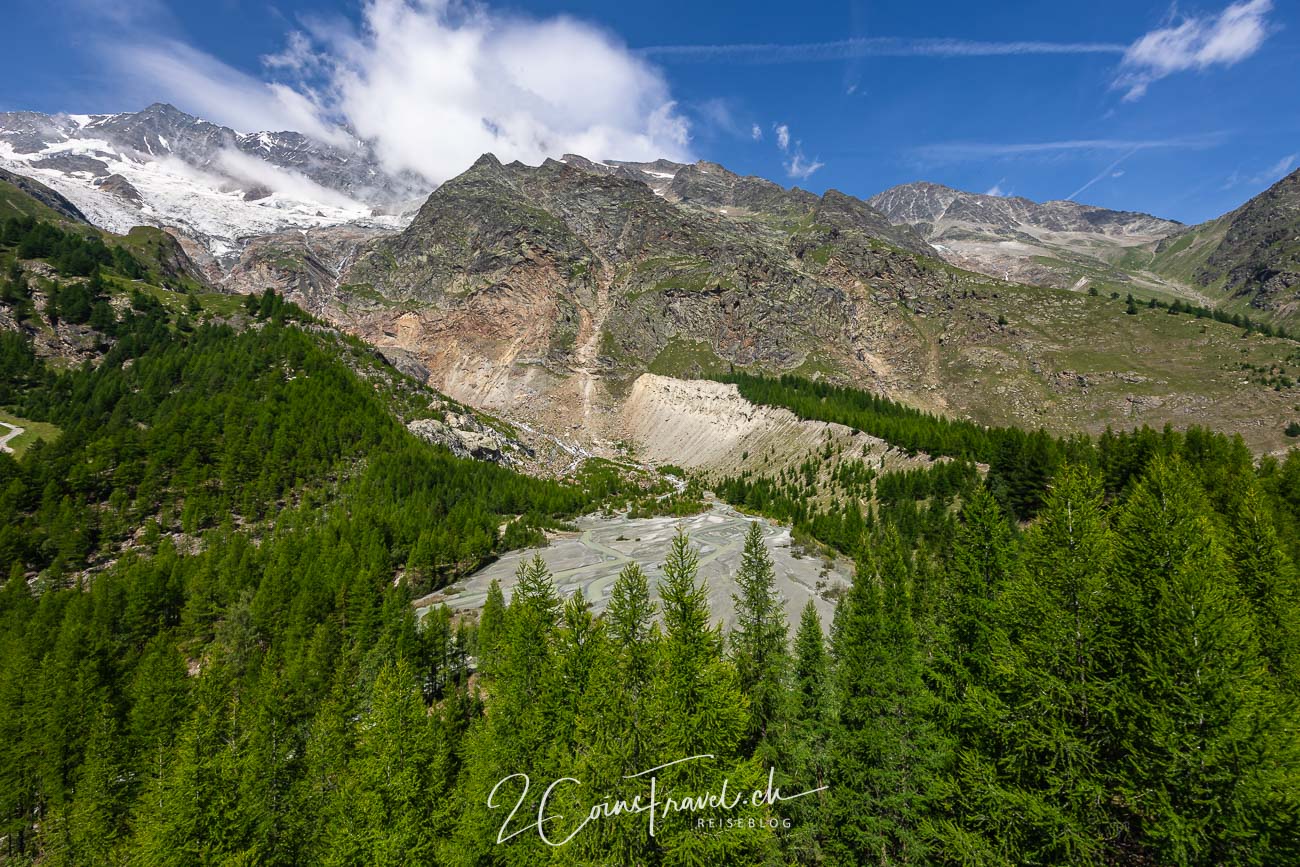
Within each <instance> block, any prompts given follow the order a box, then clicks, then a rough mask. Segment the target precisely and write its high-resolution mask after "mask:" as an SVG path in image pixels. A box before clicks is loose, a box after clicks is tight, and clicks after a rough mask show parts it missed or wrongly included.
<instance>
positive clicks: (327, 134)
mask: <svg viewBox="0 0 1300 867" xmlns="http://www.w3.org/2000/svg"><path fill="white" fill-rule="evenodd" d="M107 50H108V51H109V54H110V58H111V60H112V61H113V62H114V65H115V66H116V67H117V68H118V71H119V72H121V73H122V74H123V75H127V76H131V77H133V78H134V79H136V80H137V81H138V82H139V83H140V84H142V85H145V86H147V87H148V88H149V92H150V93H151V94H153V96H152V98H153V99H156V100H167V101H171V102H175V103H177V104H178V105H180V106H181V107H182V108H184V109H185V110H186V111H189V112H191V113H193V114H197V115H199V116H201V117H204V118H207V119H209V120H213V121H217V122H219V123H224V124H228V125H229V126H232V127H234V128H235V129H237V130H239V131H241V132H255V131H259V130H273V131H280V130H294V131H296V132H301V133H302V134H303V135H309V136H312V137H313V138H317V139H320V140H321V141H325V142H329V143H330V144H339V145H342V144H346V143H347V142H348V141H349V140H350V139H349V137H348V136H347V135H346V134H345V133H344V132H343V131H342V130H340V129H339V127H338V126H337V125H335V124H333V123H330V122H328V121H327V120H324V119H323V118H322V116H321V111H320V107H319V106H318V105H316V104H314V103H313V102H312V100H311V99H309V98H308V97H307V96H304V95H303V94H302V93H300V92H299V91H297V90H294V89H293V88H290V87H286V86H284V85H282V84H273V83H267V82H264V81H260V80H258V79H256V78H254V77H253V76H251V75H247V74H245V73H243V72H240V71H239V70H237V69H234V68H232V67H230V66H228V65H226V64H225V63H222V62H221V61H220V60H217V59H216V58H215V57H212V56H211V55H208V54H204V53H203V52H202V51H199V50H197V49H195V48H193V47H191V46H189V45H187V44H185V43H183V42H179V41H176V40H173V39H158V38H156V37H155V38H152V39H148V40H143V39H142V40H140V41H130V42H123V43H121V44H115V45H113V46H111V47H109V48H108V49H107Z"/></svg>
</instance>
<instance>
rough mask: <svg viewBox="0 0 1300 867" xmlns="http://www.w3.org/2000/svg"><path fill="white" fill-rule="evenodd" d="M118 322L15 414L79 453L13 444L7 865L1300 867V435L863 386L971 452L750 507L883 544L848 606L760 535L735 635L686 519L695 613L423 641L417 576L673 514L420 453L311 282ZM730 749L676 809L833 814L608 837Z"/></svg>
mask: <svg viewBox="0 0 1300 867" xmlns="http://www.w3.org/2000/svg"><path fill="white" fill-rule="evenodd" d="M101 267H108V266H101ZM99 273H100V272H99V271H95V272H94V273H93V274H92V275H90V276H89V277H87V278H85V279H86V280H87V281H89V280H91V279H94V276H95V274H99ZM105 291H109V290H105ZM115 300H116V301H117V304H116V307H115V310H116V311H117V312H116V313H115V316H114V322H113V324H112V326H111V327H112V333H111V334H107V333H106V334H105V335H104V338H105V346H106V350H105V353H104V355H103V357H102V358H101V359H99V360H98V363H95V364H90V363H87V364H84V365H79V366H76V367H72V368H70V369H66V370H62V371H58V370H55V369H54V368H53V367H51V366H50V365H49V364H47V363H46V362H45V361H44V360H42V359H40V358H38V357H37V356H36V355H35V353H34V352H33V350H32V348H31V345H30V342H29V341H27V340H26V339H25V338H23V337H22V336H21V335H14V336H7V337H5V338H4V343H3V344H0V349H2V350H3V355H0V358H3V359H4V364H3V367H2V368H0V373H2V374H3V383H0V393H3V394H4V395H5V405H6V406H7V407H8V408H9V409H11V410H13V411H14V412H15V413H16V414H19V415H22V416H23V417H26V418H33V419H40V420H43V421H49V422H51V423H53V424H56V425H57V426H58V427H59V429H60V430H61V432H62V433H61V435H60V436H59V438H58V439H57V440H55V441H54V442H49V443H38V444H36V445H34V446H32V447H31V448H30V449H29V450H28V451H27V452H26V453H25V454H24V455H23V456H22V458H21V459H15V458H13V457H11V456H8V455H0V513H2V514H3V517H4V522H3V525H2V527H3V528H2V529H0V562H2V564H3V568H4V572H3V576H5V583H4V584H3V588H2V589H0V823H2V824H0V862H4V863H14V864H23V863H31V862H36V863H41V864H49V865H62V864H68V865H110V864H148V865H194V864H214V865H215V864H222V865H234V864H259V865H261V864H270V865H280V864H283V865H291V864H326V865H371V864H393V865H396V864H420V865H425V864H446V865H488V864H494V865H495V864H502V865H531V864H542V863H556V864H583V865H591V864H646V865H659V864H664V865H669V864H673V865H675V864H705V865H715V864H716V865H722V864H737V865H744V864H755V865H758V864H764V865H766V864H810V865H811V864H833V865H856V864H1022V863H1037V864H1131V865H1148V864H1198V865H1200V864H1203V865H1212V864H1259V865H1275V864H1285V863H1296V862H1297V860H1300V803H1298V801H1300V785H1298V784H1300V766H1298V764H1297V763H1298V762H1300V743H1298V742H1297V735H1298V732H1297V721H1298V720H1297V710H1296V697H1297V692H1298V691H1300V633H1298V632H1297V629H1298V628H1300V598H1298V597H1297V592H1296V573H1295V567H1294V562H1295V558H1296V557H1297V556H1300V531H1298V530H1297V528H1298V527H1300V456H1297V455H1296V454H1294V453H1293V454H1292V455H1291V456H1289V457H1288V458H1287V459H1285V460H1282V461H1277V460H1272V459H1265V460H1262V461H1260V462H1258V463H1256V462H1255V461H1254V460H1253V458H1252V456H1251V455H1250V453H1249V452H1248V451H1247V450H1246V449H1245V448H1244V447H1243V446H1242V445H1241V443H1240V442H1239V441H1235V440H1232V439H1229V438H1227V437H1224V436H1221V435H1218V434H1214V433H1211V432H1208V431H1200V430H1192V431H1188V432H1185V433H1179V432H1174V431H1163V432H1157V431H1137V432H1132V433H1125V434H1108V435H1106V436H1104V437H1101V438H1099V439H1097V440H1085V439H1083V438H1078V439H1071V440H1064V441H1062V440H1057V439H1054V438H1051V437H1048V436H1047V435H1045V434H1036V433H1027V432H1022V431H1012V430H1009V429H1007V430H1005V431H1003V432H999V433H996V434H988V433H987V432H984V433H982V434H981V433H980V430H978V429H967V428H965V427H964V426H963V425H962V424H961V423H950V422H942V421H939V420H929V421H927V419H926V417H924V416H921V415H920V414H914V415H909V414H907V413H898V412H895V411H894V410H893V409H891V408H889V407H873V406H872V405H871V404H870V402H869V401H866V402H865V403H864V401H865V400H866V399H865V398H860V397H857V396H854V395H844V399H845V402H846V403H847V402H852V406H855V407H857V409H854V411H855V412H862V413H864V415H863V416H861V417H859V416H855V418H857V419H858V420H859V421H861V419H862V418H869V416H868V415H866V413H875V414H876V415H879V416H882V417H885V418H888V419H896V420H897V424H898V427H897V428H896V429H895V430H894V431H893V435H894V436H896V437H897V438H898V444H899V445H902V446H905V447H911V448H915V449H917V450H927V451H932V452H934V453H937V454H946V455H950V456H952V457H954V458H955V459H954V460H950V461H944V462H939V463H935V464H933V465H931V466H930V467H928V468H923V469H920V470H915V471H912V472H911V473H907V474H885V475H878V474H877V473H876V471H875V470H874V469H872V468H869V467H866V466H863V465H853V464H851V463H844V464H842V465H841V467H840V469H838V470H836V478H835V480H834V484H833V490H834V492H835V494H834V501H833V503H831V504H830V505H827V506H824V507H818V508H816V509H810V508H806V504H805V503H804V500H805V499H806V496H805V495H806V494H807V493H808V491H807V488H808V486H809V485H810V484H813V482H812V481H810V479H816V478H817V476H816V469H817V468H816V466H813V465H811V464H810V465H809V467H808V469H807V471H806V472H805V471H803V470H801V471H800V472H799V473H794V472H791V473H787V474H785V476H784V478H782V477H781V476H779V475H778V476H777V477H776V478H775V479H771V478H769V479H763V478H758V477H754V476H750V477H745V478H736V479H732V480H728V481H727V482H726V484H723V485H720V486H719V493H720V494H722V495H724V496H727V497H728V498H730V499H733V500H735V501H737V502H739V503H741V504H742V505H746V506H748V507H749V508H751V509H752V510H754V511H761V512H768V513H771V514H779V515H781V517H783V518H786V519H788V520H791V521H793V522H794V523H796V525H797V526H802V527H803V528H804V529H805V530H806V531H808V532H809V533H810V534H811V535H813V536H815V537H817V538H821V539H822V541H824V542H826V543H827V544H833V545H834V546H835V547H837V548H839V549H840V550H842V551H844V552H845V553H847V554H849V555H850V556H852V557H853V558H854V559H855V560H856V561H857V566H858V568H857V577H856V579H855V580H854V582H853V585H852V587H851V588H850V590H849V591H848V592H847V594H846V595H845V596H844V597H843V599H842V600H841V601H840V603H839V605H838V608H837V610H836V614H835V617H834V620H833V622H832V623H830V624H822V623H820V622H819V620H818V618H817V614H816V611H815V609H812V608H809V609H807V610H805V611H804V612H803V613H802V617H801V618H800V620H799V624H798V627H797V628H796V629H794V630H793V634H791V631H790V630H788V629H787V626H786V620H785V617H784V614H783V609H782V604H781V601H780V600H779V599H777V598H776V597H775V591H774V580H773V578H774V576H773V573H772V568H773V567H772V564H771V561H770V560H769V558H768V556H767V554H766V552H765V550H764V548H763V545H762V540H761V533H759V532H758V530H757V527H755V529H754V531H753V532H752V533H751V534H750V536H749V537H748V538H747V539H746V545H745V552H744V557H743V559H742V565H741V567H740V571H739V573H738V574H737V576H736V579H737V582H736V583H737V592H736V597H735V602H736V605H737V618H736V625H735V627H734V628H733V629H731V630H729V631H726V632H724V631H723V630H722V629H721V627H719V626H716V625H714V624H712V623H711V622H710V618H709V609H708V606H707V596H706V592H705V588H704V587H703V586H702V582H701V581H700V579H699V577H698V573H697V567H698V564H699V552H697V551H696V550H695V549H694V547H693V546H692V544H691V541H690V540H689V539H688V538H686V537H684V536H679V537H678V539H677V540H676V541H675V542H674V544H673V545H672V547H671V550H670V553H669V556H668V559H667V561H666V562H665V563H664V564H663V570H662V573H663V574H662V577H661V578H660V579H658V580H659V594H658V600H657V601H655V600H654V598H653V597H652V594H651V582H652V580H654V579H651V578H650V577H649V576H647V575H646V574H645V573H644V572H643V571H642V570H640V569H639V568H637V567H635V566H631V567H628V568H627V569H626V570H624V572H623V573H622V574H621V575H620V576H619V578H618V581H617V582H616V584H615V585H614V587H613V589H612V595H611V599H610V605H609V607H608V610H607V611H606V613H605V614H604V615H603V616H601V617H596V616H594V615H593V614H592V611H591V609H590V606H589V605H588V604H587V602H586V601H585V600H584V599H582V598H581V596H574V597H571V598H567V599H562V598H560V597H559V596H558V594H557V592H556V589H555V586H554V583H553V582H552V580H551V576H550V575H549V574H548V573H547V571H546V568H545V565H544V564H543V563H542V562H541V561H540V560H533V561H530V562H526V563H525V564H524V565H523V566H522V567H521V569H520V574H519V576H518V580H517V583H516V585H515V587H514V589H513V592H512V593H511V594H510V595H509V599H508V600H507V598H506V594H505V593H503V592H502V590H501V588H500V587H499V586H494V587H493V588H492V591H491V592H490V593H489V596H488V600H487V603H486V605H485V607H484V608H483V610H482V612H481V614H480V615H479V616H478V617H477V618H465V617H453V616H452V615H451V614H450V613H448V612H447V611H445V610H439V609H436V608H435V609H433V610H432V611H431V612H430V613H429V614H428V616H427V617H425V619H424V620H423V622H417V620H416V617H415V615H414V612H413V609H412V606H411V601H412V599H413V596H414V595H415V593H416V591H417V589H421V590H423V589H428V588H435V587H439V586H441V585H443V584H445V583H447V582H449V581H451V580H453V579H454V578H455V577H457V576H459V575H463V574H465V573H466V572H468V571H471V570H473V569H475V568H476V567H478V566H479V565H481V564H482V563H483V562H485V561H486V560H487V559H488V558H490V557H492V556H494V555H495V554H497V553H499V552H500V551H502V550H505V549H507V548H510V547H517V546H519V545H521V544H525V543H527V542H529V541H532V540H534V539H535V538H536V533H537V530H538V528H540V527H544V526H550V525H554V524H555V523H556V522H559V521H563V520H565V519H567V518H569V517H571V516H573V515H576V514H579V513H582V512H584V511H588V510H591V509H594V508H596V507H598V506H599V505H601V504H604V503H609V502H626V501H627V500H628V499H629V497H633V496H635V492H633V491H630V490H628V489H627V487H626V485H625V483H624V482H623V481H622V480H621V479H620V477H619V476H618V475H617V474H614V473H608V472H595V471H593V472H588V473H586V474H584V476H583V477H582V480H581V481H580V482H577V483H560V482H555V481H548V480H542V479H535V478H529V477H527V476H523V475H519V474H516V473H514V472H511V471H510V470H508V469H504V468H502V467H497V466H494V465H490V464H485V463H481V462H474V461H469V460H461V459H458V458H456V457H454V456H452V455H451V454H450V453H449V452H447V451H445V450H443V449H441V448H438V447H435V446H432V445H429V444H427V443H424V442H421V441H419V440H417V439H416V438H415V437H413V436H411V435H410V434H409V433H408V432H407V431H406V430H405V428H404V427H403V425H402V423H401V421H400V419H399V418H398V416H397V415H396V414H395V411H394V407H402V406H406V407H408V408H409V406H410V402H411V401H413V400H416V399H417V398H416V397H413V396H412V393H411V392H408V391H407V390H405V387H404V386H402V381H401V379H400V377H395V376H394V375H393V374H392V373H391V372H390V371H388V370H386V369H383V367H382V363H381V362H379V361H378V360H376V359H375V358H374V357H373V356H372V355H370V354H369V353H367V352H366V351H365V350H364V348H362V347H359V346H358V345H356V344H355V343H354V342H351V341H348V340H346V339H343V338H341V337H340V336H339V335H337V334H335V333H333V332H331V331H329V330H328V329H324V328H322V327H320V326H318V325H317V324H316V323H313V322H312V321H310V319H309V318H308V317H305V316H303V315H301V313H300V311H297V310H296V309H295V308H293V307H292V306H291V305H286V304H284V303H283V301H282V300H280V299H278V298H277V297H276V296H274V295H273V294H272V295H268V296H263V298H262V299H261V300H256V299H255V300H252V301H250V302H249V304H248V306H247V310H246V311H245V312H243V313H240V314H238V315H237V316H233V317H230V318H229V319H227V320H223V319H222V318H221V317H216V316H212V315H208V314H205V313H203V312H202V311H201V310H200V311H186V312H184V313H179V314H178V313H176V312H175V311H174V310H172V309H171V308H168V307H167V306H166V305H163V304H159V303H158V302H157V301H156V300H152V296H149V295H146V294H143V293H138V292H137V293H136V294H135V295H134V296H133V297H130V298H127V299H126V303H125V304H124V303H123V299H122V298H120V297H118V298H116V299H115ZM10 334H13V333H12V332H11V333H10ZM380 374H382V375H380ZM809 405H810V406H811V405H812V404H809ZM864 406H865V409H863V408H862V407H864ZM810 412H811V410H810ZM862 423H863V424H866V422H862ZM873 423H874V422H873ZM890 423H894V422H890ZM863 429H867V428H866V427H864V428H863ZM810 460H812V461H813V463H815V462H816V461H815V456H813V457H812V458H810ZM975 461H980V462H982V463H986V464H989V465H990V466H991V467H992V469H991V470H990V472H989V473H988V474H987V475H983V474H981V473H980V472H979V471H978V470H977V468H976V467H975V464H974V462H975ZM801 509H803V511H800V510H801ZM827 633H828V634H829V637H828V635H827ZM700 755H710V756H712V757H713V758H712V759H710V760H707V761H694V762H683V763H680V764H675V765H671V766H670V767H665V768H663V769H662V770H660V771H658V772H657V773H656V785H657V787H658V791H659V796H660V797H661V798H662V797H669V796H672V797H676V798H683V797H687V796H691V797H695V796H701V795H704V794H707V793H709V792H716V791H718V789H719V788H720V787H721V786H722V784H723V781H724V779H725V780H726V781H727V784H728V787H729V791H738V792H743V793H746V794H747V793H748V792H750V791H751V790H765V789H766V788H767V787H768V785H769V782H768V779H769V778H768V775H769V773H771V774H772V780H773V782H772V784H773V785H775V786H779V787H780V788H781V790H782V791H783V792H785V793H787V794H789V795H793V794H796V793H801V792H811V793H812V794H809V795H807V796H805V797H802V798H797V799H793V800H784V801H782V800H775V801H774V802H767V801H765V802H762V803H761V805H757V804H756V803H755V802H751V801H749V800H746V801H745V802H744V803H743V804H739V805H737V806H736V808H735V809H734V810H730V811H728V810H724V809H720V808H712V809H707V810H703V811H694V812H692V811H665V813H664V815H663V816H662V817H661V818H660V819H659V820H658V822H657V825H656V829H655V833H654V835H653V836H651V834H650V832H649V823H648V819H647V816H646V815H645V814H644V813H624V814H621V815H616V816H604V817H602V818H599V819H598V820H594V821H590V822H589V823H587V824H586V825H585V826H583V827H581V828H580V829H578V826H579V823H580V822H581V819H582V817H584V816H587V815H588V811H589V810H590V809H591V808H592V806H593V805H597V804H599V803H602V802H603V803H610V802H613V801H616V800H617V799H620V798H622V799H627V800H630V799H631V798H633V797H634V796H636V795H641V796H642V797H643V798H644V797H645V796H646V794H647V792H648V782H647V779H646V778H645V777H637V776H632V775H635V774H638V773H640V772H642V771H646V770H648V769H651V768H655V767H658V766H662V765H667V764H668V763H671V762H677V761H678V760H681V759H685V758H689V757H691V756H700ZM769 769H774V770H769ZM521 774H527V775H528V776H529V783H530V787H529V789H528V791H527V793H526V794H523V789H522V783H523V780H522V778H521V777H518V776H515V775H521ZM562 778H573V779H575V780H578V781H581V782H580V784H575V783H566V784H563V785H560V786H558V787H557V788H556V789H555V790H554V794H553V795H552V798H551V801H550V803H549V805H548V806H547V807H546V810H545V813H546V815H549V816H552V817H554V818H553V821H551V822H549V823H547V824H545V825H544V826H543V828H542V829H540V830H542V831H544V832H545V833H546V834H547V835H548V836H549V837H550V838H551V841H552V842H557V841H558V840H559V839H562V838H564V837H566V836H568V835H569V834H570V833H571V832H574V831H575V829H578V830H576V833H574V834H573V836H572V839H570V840H569V841H568V842H567V843H565V844H563V845H560V846H553V845H550V844H548V842H546V840H544V839H542V836H541V834H539V829H538V828H535V827H534V828H530V827H529V825H530V823H532V822H535V821H536V820H537V816H538V810H539V807H540V806H541V804H540V798H541V796H542V793H543V791H544V790H545V789H546V787H547V786H548V785H549V784H550V783H551V782H552V781H554V780H559V779H562ZM503 780H505V782H504V783H503V782H502V781H503ZM498 784H500V785H498ZM823 787H824V788H823ZM494 791H495V796H494V797H493V792H494ZM516 800H518V801H519V803H520V806H519V808H518V810H517V812H516V814H515V815H514V816H513V818H512V817H511V816H510V813H511V808H512V807H514V806H515V805H516ZM700 820H706V821H708V820H712V822H713V824H705V825H701V824H699V821H700ZM727 820H731V821H727ZM507 822H508V824H506V825H505V830H504V831H503V824H505V823H507ZM515 831H521V832H522V833H519V834H518V835H517V836H513V837H509V838H507V839H505V840H504V842H498V839H499V838H500V837H503V836H505V835H507V834H510V833H512V832H515Z"/></svg>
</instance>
